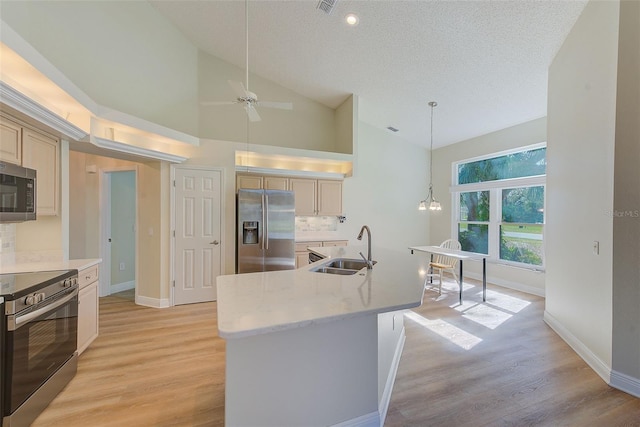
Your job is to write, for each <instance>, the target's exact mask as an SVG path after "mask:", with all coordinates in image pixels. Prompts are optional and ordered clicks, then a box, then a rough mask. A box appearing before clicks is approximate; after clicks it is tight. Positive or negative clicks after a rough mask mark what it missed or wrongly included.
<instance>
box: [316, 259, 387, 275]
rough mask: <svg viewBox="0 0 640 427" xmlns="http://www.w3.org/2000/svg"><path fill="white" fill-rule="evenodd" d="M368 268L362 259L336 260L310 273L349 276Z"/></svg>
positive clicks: (321, 265)
mask: <svg viewBox="0 0 640 427" xmlns="http://www.w3.org/2000/svg"><path fill="white" fill-rule="evenodd" d="M376 262H377V261H373V263H374V264H375V263H376ZM366 267H367V263H366V262H365V261H364V260H361V259H353V258H335V259H332V260H329V261H327V262H325V263H323V264H320V265H319V266H317V267H314V268H312V269H311V270H309V271H314V272H316V273H326V274H341V275H344V276H349V275H352V274H356V273H357V272H358V271H360V270H362V269H363V268H366Z"/></svg>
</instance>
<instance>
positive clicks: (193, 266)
mask: <svg viewBox="0 0 640 427" xmlns="http://www.w3.org/2000/svg"><path fill="white" fill-rule="evenodd" d="M175 172H176V173H175V180H176V182H175V218H176V237H175V288H174V295H173V301H174V304H176V305H179V304H190V303H195V302H204V301H213V300H215V299H216V277H218V276H219V275H220V271H221V253H222V244H221V240H220V236H221V228H222V227H221V207H222V205H221V198H222V187H221V183H222V180H221V172H220V171H211V170H202V169H183V168H176V170H175Z"/></svg>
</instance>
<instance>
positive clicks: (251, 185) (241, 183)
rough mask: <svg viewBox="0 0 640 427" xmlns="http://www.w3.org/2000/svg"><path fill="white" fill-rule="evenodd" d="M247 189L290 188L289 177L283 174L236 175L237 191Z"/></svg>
mask: <svg viewBox="0 0 640 427" xmlns="http://www.w3.org/2000/svg"><path fill="white" fill-rule="evenodd" d="M241 188H242V189H245V190H260V189H265V190H288V189H289V178H286V177H282V176H261V175H241V174H238V175H237V176H236V191H237V190H240V189H241Z"/></svg>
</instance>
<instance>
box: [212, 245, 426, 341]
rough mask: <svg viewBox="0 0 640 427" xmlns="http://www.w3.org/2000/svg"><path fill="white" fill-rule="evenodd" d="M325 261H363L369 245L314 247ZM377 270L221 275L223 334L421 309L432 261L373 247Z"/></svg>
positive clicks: (220, 327) (255, 332)
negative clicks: (426, 277)
mask: <svg viewBox="0 0 640 427" xmlns="http://www.w3.org/2000/svg"><path fill="white" fill-rule="evenodd" d="M311 250H312V251H313V252H316V253H318V254H320V255H321V256H324V257H326V258H341V257H345V258H356V259H361V258H360V255H358V253H359V252H363V253H365V254H366V252H367V248H366V247H365V246H338V247H316V248H311ZM372 253H373V259H374V260H375V261H377V263H376V265H375V266H374V267H373V269H372V270H367V269H366V268H365V269H362V270H360V271H359V272H358V273H356V274H354V275H351V276H341V275H334V274H323V273H317V272H313V271H310V270H311V269H312V268H314V267H315V266H317V265H319V264H322V263H324V262H326V260H321V261H317V262H315V263H313V264H308V265H305V266H304V267H301V268H299V269H297V270H283V271H271V272H261V273H247V274H235V275H226V276H219V277H218V278H217V291H218V330H219V335H220V336H221V337H222V338H226V339H234V338H243V337H247V336H252V335H260V334H267V333H271V332H277V331H283V330H287V329H292V328H299V327H304V326H308V325H311V324H314V323H320V322H330V321H336V320H340V319H346V318H350V317H355V316H362V315H365V314H371V313H384V312H389V311H396V310H402V309H407V308H411V307H417V306H419V305H421V304H422V295H423V290H424V275H425V273H426V271H427V267H428V259H427V257H420V256H412V255H411V254H410V252H409V251H408V250H407V251H406V252H398V251H391V250H385V249H379V248H374V249H373V251H372Z"/></svg>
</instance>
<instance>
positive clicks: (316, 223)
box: [296, 216, 338, 233]
mask: <svg viewBox="0 0 640 427" xmlns="http://www.w3.org/2000/svg"><path fill="white" fill-rule="evenodd" d="M337 230H338V217H336V216H297V217H296V233H299V232H307V231H337Z"/></svg>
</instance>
